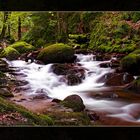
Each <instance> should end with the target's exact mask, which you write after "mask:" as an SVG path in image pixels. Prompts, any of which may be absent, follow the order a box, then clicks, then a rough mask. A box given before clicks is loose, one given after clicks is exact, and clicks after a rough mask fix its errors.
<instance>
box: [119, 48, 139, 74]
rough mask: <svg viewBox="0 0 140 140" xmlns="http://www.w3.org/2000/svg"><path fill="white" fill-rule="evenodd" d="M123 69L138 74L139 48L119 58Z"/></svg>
mask: <svg viewBox="0 0 140 140" xmlns="http://www.w3.org/2000/svg"><path fill="white" fill-rule="evenodd" d="M121 68H122V70H123V71H126V72H129V73H130V74H133V75H140V49H138V50H136V51H134V52H132V53H130V54H129V55H127V56H125V57H124V58H123V59H122V60H121Z"/></svg>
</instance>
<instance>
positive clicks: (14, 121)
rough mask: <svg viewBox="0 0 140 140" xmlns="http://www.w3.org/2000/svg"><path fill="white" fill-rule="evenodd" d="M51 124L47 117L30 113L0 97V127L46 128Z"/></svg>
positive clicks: (51, 121)
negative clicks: (24, 126)
mask: <svg viewBox="0 0 140 140" xmlns="http://www.w3.org/2000/svg"><path fill="white" fill-rule="evenodd" d="M52 124H53V120H52V119H51V118H50V117H48V116H47V115H42V114H35V113H32V112H30V111H28V110H27V109H25V108H24V107H21V106H19V105H16V104H14V103H11V102H10V101H7V100H5V99H3V98H1V97H0V125H2V126H11V125H12V126H13V125H18V126H20V125H21V126H23V125H26V126H27V125H28V126H43V125H44V126H48V125H52Z"/></svg>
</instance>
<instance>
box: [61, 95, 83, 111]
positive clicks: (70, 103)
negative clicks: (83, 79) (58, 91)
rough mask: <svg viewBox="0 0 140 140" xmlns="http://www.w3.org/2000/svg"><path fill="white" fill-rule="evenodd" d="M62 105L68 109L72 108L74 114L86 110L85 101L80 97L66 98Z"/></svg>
mask: <svg viewBox="0 0 140 140" xmlns="http://www.w3.org/2000/svg"><path fill="white" fill-rule="evenodd" d="M61 104H62V105H64V106H65V107H68V108H72V109H73V111H74V112H80V111H83V110H84V109H85V105H84V104H83V100H82V98H81V97H80V96H79V95H70V96H68V97H66V98H65V99H64V100H63V101H62V102H61Z"/></svg>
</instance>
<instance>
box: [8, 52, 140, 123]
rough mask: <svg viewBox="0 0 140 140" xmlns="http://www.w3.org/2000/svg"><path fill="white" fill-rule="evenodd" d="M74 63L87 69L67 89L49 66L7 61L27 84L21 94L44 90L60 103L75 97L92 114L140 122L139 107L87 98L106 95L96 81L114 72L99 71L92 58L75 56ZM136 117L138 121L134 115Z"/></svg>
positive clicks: (107, 70) (103, 87)
mask: <svg viewBox="0 0 140 140" xmlns="http://www.w3.org/2000/svg"><path fill="white" fill-rule="evenodd" d="M76 56H77V63H79V64H81V66H82V67H83V68H85V69H86V76H85V79H84V80H83V81H82V83H81V84H79V85H76V86H68V85H67V84H66V83H65V82H64V81H62V80H61V79H62V78H63V76H58V75H56V74H54V73H53V72H52V70H51V66H52V64H48V65H39V64H36V63H31V64H28V63H26V62H25V61H22V60H16V61H8V63H9V65H10V66H12V67H16V68H17V69H18V70H19V71H18V72H17V74H19V76H17V78H19V79H20V80H25V81H28V82H29V84H27V85H26V86H24V87H25V88H27V90H26V92H24V94H26V95H27V96H28V95H35V94H39V93H38V92H37V91H39V90H43V91H44V92H45V93H47V95H48V96H49V97H51V98H57V99H61V100H63V99H64V98H65V97H67V96H68V95H72V94H78V95H80V97H81V98H82V99H83V101H84V104H85V106H86V108H87V109H90V110H94V111H96V110H97V111H101V112H102V111H103V112H107V114H108V116H110V117H118V118H122V119H124V120H127V121H132V122H140V117H139V116H140V104H139V103H128V102H126V101H118V100H117V101H116V100H113V99H112V100H110V99H104V98H102V99H96V98H94V97H90V96H88V93H89V92H94V91H95V92H99V91H105V90H107V89H108V88H109V87H106V86H105V85H104V82H97V81H98V79H99V78H101V77H102V76H104V75H106V74H107V73H112V72H114V70H113V69H111V68H109V67H108V68H101V67H100V66H99V64H100V63H102V62H109V61H96V59H95V56H94V55H92V54H89V55H83V54H76ZM134 113H135V114H136V113H137V114H138V115H137V118H136V117H135V116H134V115H133V114H134Z"/></svg>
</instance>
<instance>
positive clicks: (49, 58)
mask: <svg viewBox="0 0 140 140" xmlns="http://www.w3.org/2000/svg"><path fill="white" fill-rule="evenodd" d="M73 57H74V50H73V49H72V47H70V46H68V45H67V44H63V43H56V44H53V45H50V46H48V47H46V48H44V49H42V51H41V52H40V53H39V55H38V57H37V58H38V59H39V60H41V61H43V62H44V63H46V64H48V63H63V62H69V61H71V60H72V59H73Z"/></svg>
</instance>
